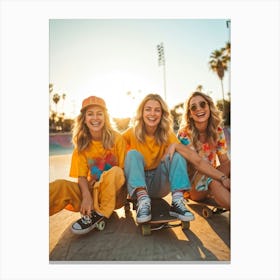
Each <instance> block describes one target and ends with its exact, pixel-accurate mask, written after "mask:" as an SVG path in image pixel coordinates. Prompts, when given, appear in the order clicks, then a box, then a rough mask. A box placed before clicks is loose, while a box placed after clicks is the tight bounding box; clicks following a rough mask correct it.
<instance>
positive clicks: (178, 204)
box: [173, 198, 189, 211]
mask: <svg viewBox="0 0 280 280" xmlns="http://www.w3.org/2000/svg"><path fill="white" fill-rule="evenodd" d="M173 203H174V204H175V205H176V207H178V208H179V209H180V210H181V211H189V210H188V209H187V207H186V205H185V203H184V198H179V199H178V200H175V201H173Z"/></svg>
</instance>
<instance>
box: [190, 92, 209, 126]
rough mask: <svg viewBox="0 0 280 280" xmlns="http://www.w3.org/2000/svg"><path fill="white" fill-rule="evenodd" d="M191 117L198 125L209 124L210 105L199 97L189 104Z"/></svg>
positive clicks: (192, 99) (195, 97)
mask: <svg viewBox="0 0 280 280" xmlns="http://www.w3.org/2000/svg"><path fill="white" fill-rule="evenodd" d="M189 110H190V117H191V118H192V119H193V120H194V122H196V123H204V122H207V121H208V119H209V117H210V108H209V104H208V102H207V101H206V99H204V98H203V97H202V96H200V95H197V96H194V97H193V98H191V100H190V102H189Z"/></svg>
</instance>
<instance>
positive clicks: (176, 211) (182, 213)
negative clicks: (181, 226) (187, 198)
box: [169, 198, 194, 221]
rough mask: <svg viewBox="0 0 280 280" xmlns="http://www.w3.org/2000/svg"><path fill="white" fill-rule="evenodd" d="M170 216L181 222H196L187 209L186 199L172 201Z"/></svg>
mask: <svg viewBox="0 0 280 280" xmlns="http://www.w3.org/2000/svg"><path fill="white" fill-rule="evenodd" d="M169 215H170V216H172V217H177V218H178V219H180V220H181V221H192V220H194V215H193V213H192V212H190V211H189V210H188V208H187V207H186V205H185V202H184V198H180V199H178V200H175V201H172V204H171V208H170V211H169Z"/></svg>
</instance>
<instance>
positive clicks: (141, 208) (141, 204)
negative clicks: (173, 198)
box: [136, 197, 152, 223]
mask: <svg viewBox="0 0 280 280" xmlns="http://www.w3.org/2000/svg"><path fill="white" fill-rule="evenodd" d="M151 219H152V215H151V200H150V198H149V197H148V198H147V197H145V198H142V199H140V200H139V201H138V202H137V211H136V222H137V223H145V222H148V221H150V220H151Z"/></svg>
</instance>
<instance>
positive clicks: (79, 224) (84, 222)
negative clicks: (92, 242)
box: [71, 211, 104, 234]
mask: <svg viewBox="0 0 280 280" xmlns="http://www.w3.org/2000/svg"><path fill="white" fill-rule="evenodd" d="M103 218H104V217H103V216H100V215H98V214H97V213H96V212H94V211H92V212H91V216H89V215H85V216H83V217H82V218H81V219H79V220H78V221H76V222H75V223H74V224H72V227H71V230H72V232H73V233H75V234H85V233H88V232H90V231H91V230H92V229H94V228H95V227H96V224H97V223H98V222H99V221H101V220H102V219H103Z"/></svg>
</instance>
